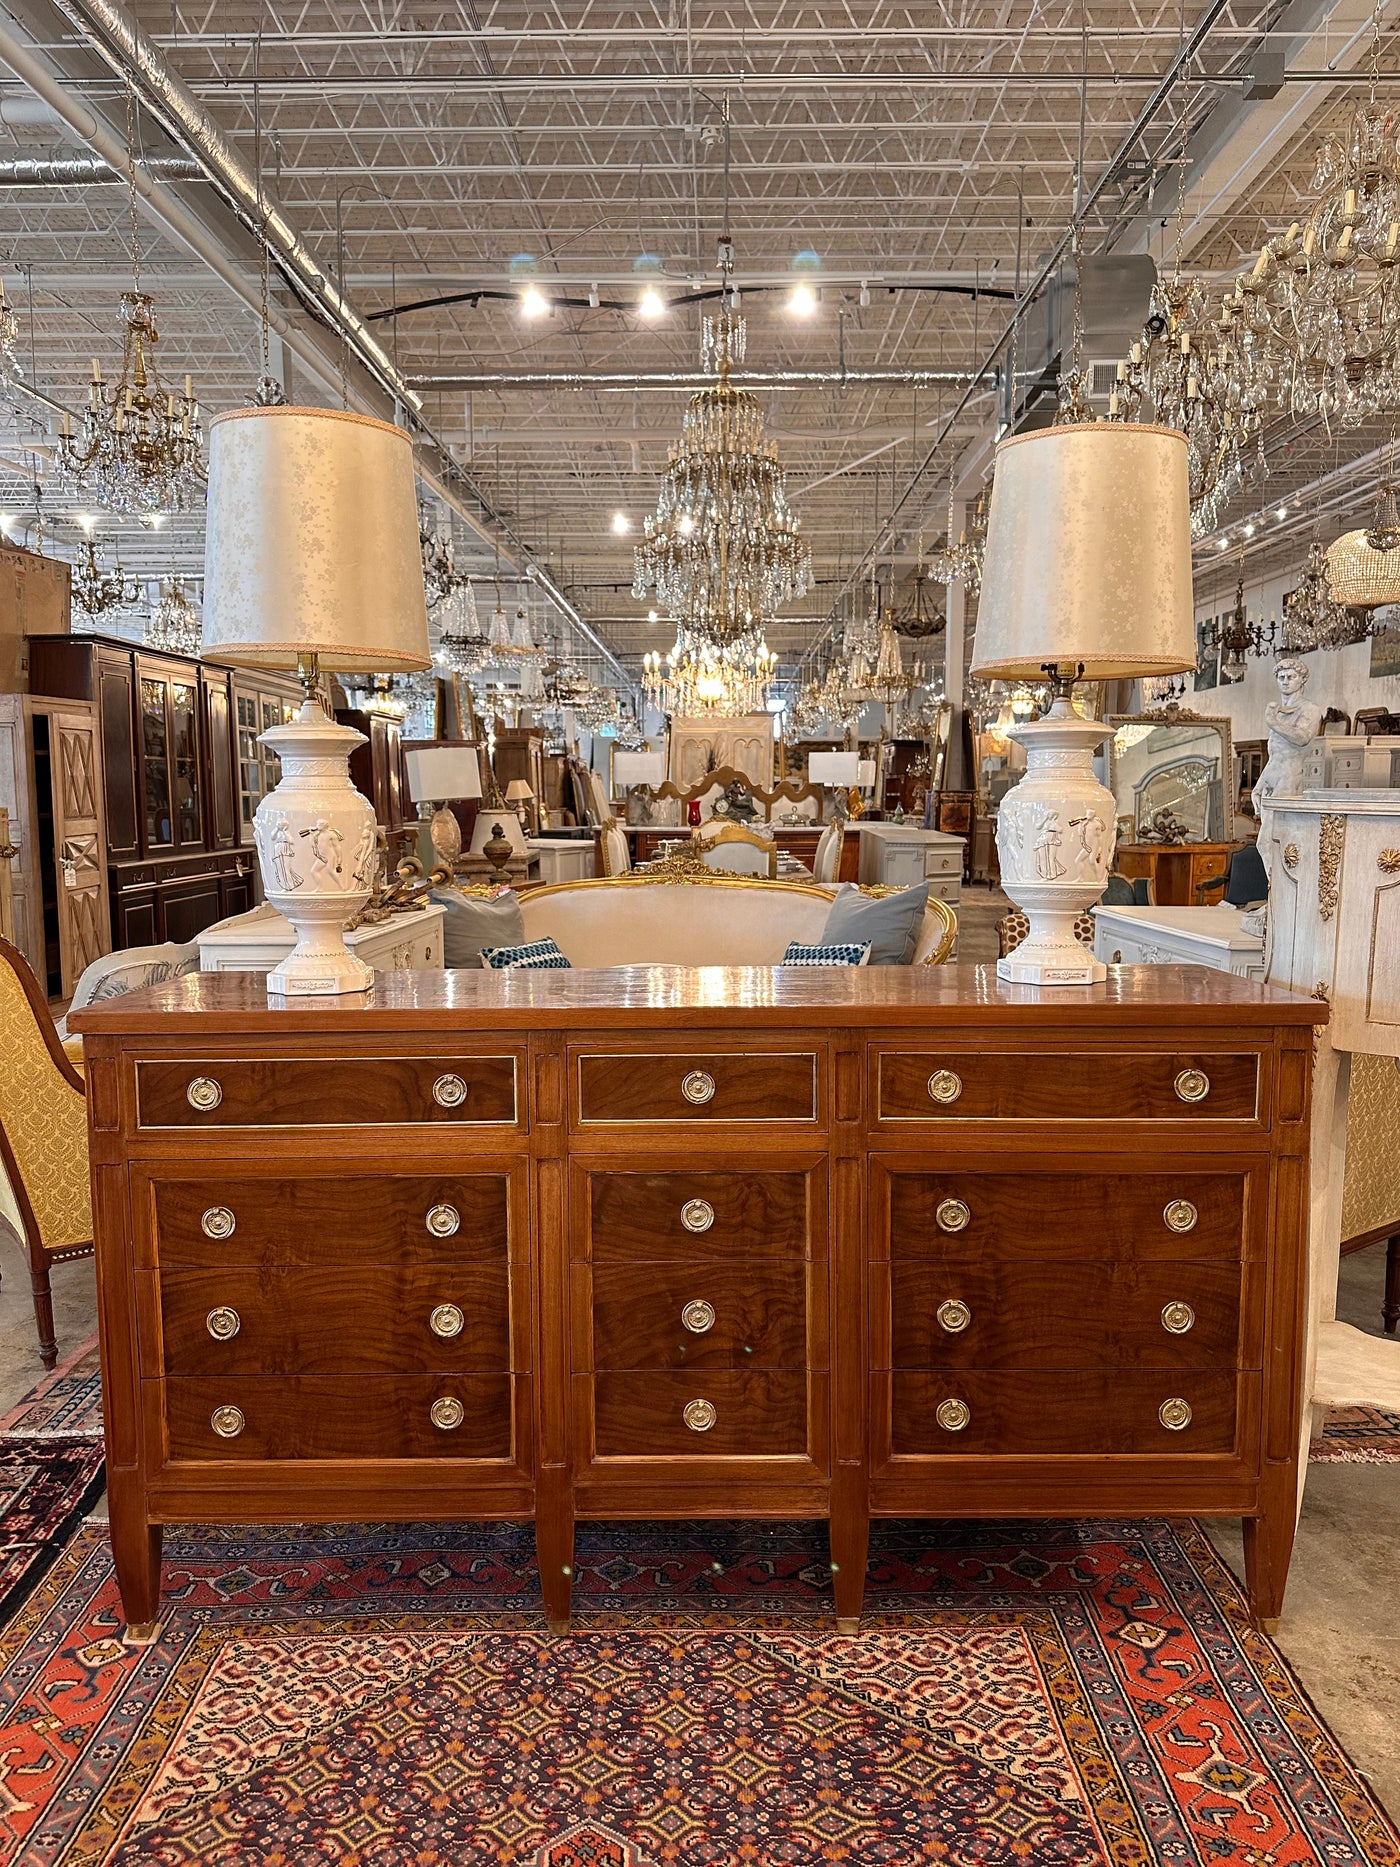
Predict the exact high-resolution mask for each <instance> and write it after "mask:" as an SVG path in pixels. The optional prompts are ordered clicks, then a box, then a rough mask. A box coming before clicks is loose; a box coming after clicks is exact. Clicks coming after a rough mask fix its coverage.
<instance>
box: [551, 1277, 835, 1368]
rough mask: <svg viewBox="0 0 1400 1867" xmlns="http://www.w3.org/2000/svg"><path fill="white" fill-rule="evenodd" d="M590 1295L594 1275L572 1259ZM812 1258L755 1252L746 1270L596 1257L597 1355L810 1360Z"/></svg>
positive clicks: (597, 1363)
mask: <svg viewBox="0 0 1400 1867" xmlns="http://www.w3.org/2000/svg"><path fill="white" fill-rule="evenodd" d="M574 1275H575V1277H576V1278H578V1279H579V1286H578V1287H579V1292H580V1296H581V1297H582V1298H583V1299H585V1300H586V1298H587V1293H588V1283H589V1281H590V1280H589V1275H588V1273H587V1272H586V1271H585V1270H583V1269H582V1267H576V1268H575V1273H574ZM806 1280H807V1267H806V1265H805V1264H801V1263H793V1262H784V1261H781V1260H773V1259H764V1258H755V1259H753V1260H752V1261H750V1262H749V1263H746V1264H745V1265H744V1267H743V1269H742V1270H738V1269H736V1268H731V1267H730V1266H728V1265H725V1266H722V1267H716V1266H715V1265H713V1264H705V1265H678V1264H598V1265H595V1266H594V1268H593V1272H592V1277H591V1283H592V1336H593V1365H594V1367H595V1368H603V1369H626V1368H675V1369H681V1368H790V1369H801V1368H803V1367H805V1366H806V1365H807V1288H806Z"/></svg>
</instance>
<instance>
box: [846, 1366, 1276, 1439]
mask: <svg viewBox="0 0 1400 1867" xmlns="http://www.w3.org/2000/svg"><path fill="white" fill-rule="evenodd" d="M875 1378H876V1380H888V1381H889V1383H890V1397H889V1401H890V1410H889V1417H890V1449H891V1451H892V1452H893V1453H894V1455H895V1456H896V1457H920V1456H924V1457H927V1456H929V1455H959V1456H965V1455H967V1454H969V1453H971V1454H977V1453H1000V1454H1005V1455H1007V1456H1016V1455H1036V1454H1068V1455H1076V1454H1077V1455H1081V1456H1082V1455H1094V1454H1097V1455H1107V1454H1112V1453H1149V1454H1153V1455H1155V1456H1157V1457H1168V1456H1170V1455H1171V1454H1173V1453H1192V1452H1228V1451H1230V1450H1231V1449H1232V1448H1233V1446H1234V1443H1235V1406H1236V1390H1237V1383H1238V1380H1239V1378H1240V1377H1238V1376H1237V1375H1236V1374H1235V1373H1233V1372H1232V1371H1231V1372H1219V1373H1214V1374H1211V1373H1201V1372H1195V1371H1192V1370H1190V1369H1181V1368H1177V1369H1162V1370H1156V1371H1150V1372H1146V1371H1142V1370H1132V1371H1124V1370H1116V1371H1114V1372H1111V1373H1110V1372H1107V1371H1098V1372H1075V1373H1061V1374H1054V1373H1044V1372H1041V1373H994V1372H988V1371H986V1370H982V1369H979V1370H976V1371H969V1372H967V1373H961V1372H955V1373H941V1372H940V1373H936V1374H916V1373H895V1374H892V1375H878V1374H877V1375H876V1377H875ZM1246 1378H1248V1377H1246ZM1183 1402H1184V1403H1185V1408H1186V1409H1187V1410H1189V1419H1187V1422H1186V1424H1185V1425H1183V1426H1180V1427H1179V1428H1175V1429H1174V1428H1172V1427H1170V1426H1167V1425H1165V1424H1164V1419H1172V1420H1176V1419H1181V1418H1183V1417H1185V1416H1184V1413H1183V1410H1182V1403H1183Z"/></svg>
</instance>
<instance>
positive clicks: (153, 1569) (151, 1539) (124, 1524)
mask: <svg viewBox="0 0 1400 1867" xmlns="http://www.w3.org/2000/svg"><path fill="white" fill-rule="evenodd" d="M107 1509H108V1515H109V1518H110V1523H109V1531H110V1534H111V1538H112V1559H113V1561H114V1562H115V1563H116V1568H117V1587H118V1588H119V1589H120V1591H121V1598H122V1613H123V1614H124V1615H125V1616H126V1620H127V1625H128V1627H133V1628H142V1629H145V1628H146V1627H147V1625H148V1624H149V1623H150V1622H152V1621H154V1620H155V1618H156V1616H157V1615H158V1614H159V1613H160V1544H161V1527H160V1525H159V1524H158V1523H148V1522H147V1521H146V1513H145V1509H144V1506H143V1502H142V1498H141V1494H140V1487H139V1486H138V1484H137V1482H136V1479H135V1475H134V1474H129V1473H128V1474H124V1473H122V1472H113V1473H111V1475H110V1478H109V1481H108V1493H107Z"/></svg>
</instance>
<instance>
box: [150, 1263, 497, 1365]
mask: <svg viewBox="0 0 1400 1867" xmlns="http://www.w3.org/2000/svg"><path fill="white" fill-rule="evenodd" d="M160 1322H161V1337H162V1344H163V1351H164V1366H165V1372H166V1373H167V1374H170V1375H185V1374H269V1375H274V1374H408V1373H452V1372H454V1371H457V1370H462V1371H465V1370H468V1369H471V1370H476V1369H480V1370H493V1371H503V1370H505V1369H507V1368H508V1367H509V1366H510V1293H509V1288H508V1285H507V1271H506V1266H505V1264H504V1263H495V1264H481V1263H475V1264H473V1263H467V1264H435V1265H405V1266H401V1267H392V1266H385V1265H358V1266H353V1267H347V1268H345V1269H342V1270H327V1269H325V1268H322V1267H317V1268H316V1269H314V1270H303V1269H282V1270H263V1271H254V1270H243V1269H236V1270H235V1269H230V1270H223V1271H170V1270H167V1271H166V1272H165V1273H164V1274H163V1275H162V1277H161V1279H160Z"/></svg>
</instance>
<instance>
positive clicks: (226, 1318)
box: [204, 1303, 243, 1342]
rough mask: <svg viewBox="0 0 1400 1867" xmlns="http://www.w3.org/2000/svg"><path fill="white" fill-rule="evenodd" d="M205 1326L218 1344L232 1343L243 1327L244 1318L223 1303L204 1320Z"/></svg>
mask: <svg viewBox="0 0 1400 1867" xmlns="http://www.w3.org/2000/svg"><path fill="white" fill-rule="evenodd" d="M204 1326H205V1328H206V1329H207V1330H208V1331H209V1333H210V1335H212V1336H213V1338H214V1340H215V1341H216V1342H231V1341H232V1340H233V1338H234V1337H235V1336H236V1335H237V1334H238V1331H239V1330H240V1329H241V1328H242V1327H243V1318H242V1317H241V1316H240V1315H239V1313H238V1311H237V1310H236V1309H230V1308H229V1307H228V1305H227V1304H226V1303H221V1304H220V1305H219V1307H218V1308H217V1309H211V1310H210V1312H209V1314H208V1315H207V1316H206V1317H205V1318H204Z"/></svg>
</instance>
